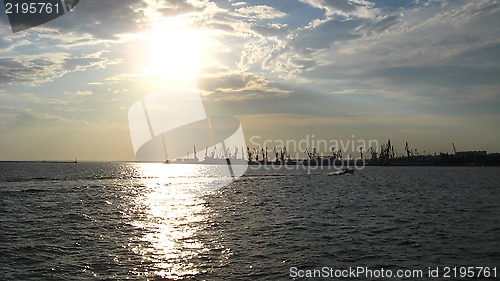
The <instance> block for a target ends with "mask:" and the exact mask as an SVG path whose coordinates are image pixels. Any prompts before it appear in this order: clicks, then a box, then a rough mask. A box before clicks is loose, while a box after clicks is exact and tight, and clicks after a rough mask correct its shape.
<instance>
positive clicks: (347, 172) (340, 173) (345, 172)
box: [328, 168, 354, 176]
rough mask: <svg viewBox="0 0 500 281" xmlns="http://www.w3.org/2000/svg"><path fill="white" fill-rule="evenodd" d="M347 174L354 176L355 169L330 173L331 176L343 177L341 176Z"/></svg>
mask: <svg viewBox="0 0 500 281" xmlns="http://www.w3.org/2000/svg"><path fill="white" fill-rule="evenodd" d="M346 174H354V169H353V168H344V169H342V170H338V171H335V172H331V173H328V175H329V176H341V175H346Z"/></svg>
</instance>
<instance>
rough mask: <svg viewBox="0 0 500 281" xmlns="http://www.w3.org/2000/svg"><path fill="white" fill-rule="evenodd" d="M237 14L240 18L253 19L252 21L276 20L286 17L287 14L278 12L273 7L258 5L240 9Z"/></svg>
mask: <svg viewBox="0 0 500 281" xmlns="http://www.w3.org/2000/svg"><path fill="white" fill-rule="evenodd" d="M236 13H237V14H238V15H239V16H242V17H246V18H252V19H259V20H263V19H275V18H282V17H285V16H286V14H285V13H283V12H281V11H278V10H276V9H275V8H273V7H271V6H266V5H257V6H248V7H244V8H239V9H237V10H236Z"/></svg>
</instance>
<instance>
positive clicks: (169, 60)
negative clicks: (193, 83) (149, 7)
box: [148, 21, 208, 81]
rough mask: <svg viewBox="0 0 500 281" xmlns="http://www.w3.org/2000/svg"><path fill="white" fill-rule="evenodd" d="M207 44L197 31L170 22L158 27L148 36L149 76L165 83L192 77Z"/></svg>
mask: <svg viewBox="0 0 500 281" xmlns="http://www.w3.org/2000/svg"><path fill="white" fill-rule="evenodd" d="M207 42H208V40H207V38H206V36H205V35H204V34H203V32H201V31H200V30H197V29H194V28H190V27H187V26H182V25H180V24H175V23H172V22H171V21H163V22H161V23H158V24H157V25H155V26H154V27H153V29H152V31H151V32H150V34H149V36H148V43H149V51H150V54H149V55H150V62H149V72H150V73H151V74H152V75H154V76H158V77H159V78H161V79H162V80H167V81H168V80H178V79H184V78H190V77H194V76H195V75H196V72H197V70H198V69H199V68H200V67H201V64H202V53H203V49H204V48H205V47H206V46H207Z"/></svg>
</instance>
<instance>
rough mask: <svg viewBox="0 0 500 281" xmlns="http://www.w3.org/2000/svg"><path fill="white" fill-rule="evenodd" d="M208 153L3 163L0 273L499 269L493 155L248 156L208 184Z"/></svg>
mask: <svg viewBox="0 0 500 281" xmlns="http://www.w3.org/2000/svg"><path fill="white" fill-rule="evenodd" d="M213 167H214V166H211V167H210V166H203V165H164V164H133V163H132V164H128V163H78V164H58V163H0V253H1V255H0V265H1V271H0V279H1V280H123V279H131V280H146V279H148V280H162V279H196V280H198V279H204V280H256V279H264V280H282V279H285V280H286V279H291V277H290V268H291V267H297V268H298V269H303V270H308V269H320V268H322V267H324V266H327V267H331V268H338V269H344V268H349V267H357V266H367V267H370V268H374V269H375V268H386V269H391V268H393V269H425V270H427V268H428V267H436V266H441V267H444V266H490V267H497V270H499V266H500V264H499V262H498V261H499V260H500V192H499V191H500V168H477V167H474V168H472V167H471V168H467V167H367V168H365V169H364V170H362V171H356V173H355V174H354V175H349V176H338V177H329V176H325V174H326V173H327V171H321V170H316V171H313V173H312V174H307V171H304V170H280V171H274V170H269V171H266V170H258V171H255V170H251V169H250V170H249V171H248V172H247V173H246V174H245V176H243V177H242V178H240V179H238V180H236V181H235V182H233V183H231V184H229V185H227V186H225V187H222V188H219V189H217V188H215V187H216V186H217V185H218V184H219V183H220V181H221V180H224V179H222V178H221V177H220V176H217V171H214V170H213V169H214V168H213ZM497 276H498V274H497ZM408 280H409V279H408ZM448 280H450V279H448ZM451 280H453V279H451ZM460 280H464V279H460Z"/></svg>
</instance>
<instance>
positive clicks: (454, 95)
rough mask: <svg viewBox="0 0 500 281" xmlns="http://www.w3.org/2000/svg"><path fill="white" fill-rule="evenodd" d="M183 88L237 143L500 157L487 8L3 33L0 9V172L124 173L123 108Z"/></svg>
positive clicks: (232, 15) (314, 5)
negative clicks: (7, 165) (227, 121)
mask: <svg viewBox="0 0 500 281" xmlns="http://www.w3.org/2000/svg"><path fill="white" fill-rule="evenodd" d="M192 75H195V76H196V79H197V80H196V81H197V85H198V88H199V91H200V94H201V96H202V99H203V102H204V105H205V110H206V112H207V114H209V115H230V116H235V117H237V118H238V119H239V120H240V121H241V124H242V126H243V131H244V134H245V137H246V139H247V144H249V145H250V144H251V143H250V141H249V140H250V138H251V137H252V136H258V137H260V139H261V140H265V139H270V140H287V139H294V140H300V139H304V138H306V137H307V136H308V135H309V136H311V135H314V137H315V138H316V139H325V140H347V139H352V138H353V137H352V136H353V135H354V138H355V139H363V140H371V139H376V140H379V141H380V143H383V142H386V141H387V139H391V141H392V143H393V144H394V146H395V150H397V151H400V152H402V151H403V149H404V145H405V142H406V141H408V142H409V145H410V146H411V147H412V148H417V149H418V150H419V151H424V150H425V151H427V152H431V153H434V152H452V151H453V148H452V145H451V143H452V142H454V143H455V145H456V147H457V150H460V151H463V150H487V151H488V152H500V5H499V1H483V0H478V1H460V0H450V1H447V0H442V1H430V0H429V1H418V0H415V1H395V0H386V1H365V0H350V1H349V0H338V1H337V0H330V1H329V0H281V1H276V0H274V1H252V0H249V1H236V0H234V1H232V0H224V1H208V0H173V1H161V0H106V1H103V0H80V2H79V3H78V5H77V6H76V7H75V9H74V10H73V11H72V12H70V13H68V14H66V15H63V16H61V17H59V18H57V19H55V20H53V21H51V22H49V23H46V24H43V25H41V26H38V27H34V28H31V29H29V30H25V31H21V32H17V33H13V32H12V29H11V27H10V25H9V20H8V17H7V15H6V14H5V9H4V7H3V6H2V7H1V8H0V160H64V159H73V158H75V157H76V158H78V159H79V160H104V161H108V160H109V161H113V160H134V159H135V158H134V151H133V149H132V145H131V140H130V133H129V127H128V119H127V118H128V115H127V114H128V110H129V108H130V107H131V105H132V104H134V103H135V102H136V101H137V100H139V99H140V98H141V97H144V96H146V95H148V94H149V93H151V92H153V91H155V90H156V89H157V88H158V87H160V86H165V85H168V83H169V81H173V80H176V79H183V78H184V77H187V76H192ZM186 141H187V142H189V140H186ZM300 156H301V157H303V156H304V155H300Z"/></svg>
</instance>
